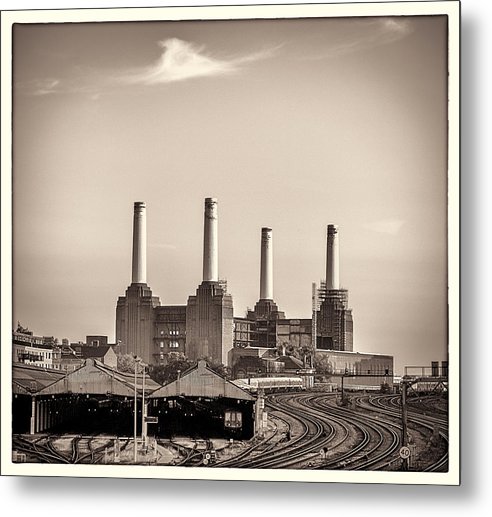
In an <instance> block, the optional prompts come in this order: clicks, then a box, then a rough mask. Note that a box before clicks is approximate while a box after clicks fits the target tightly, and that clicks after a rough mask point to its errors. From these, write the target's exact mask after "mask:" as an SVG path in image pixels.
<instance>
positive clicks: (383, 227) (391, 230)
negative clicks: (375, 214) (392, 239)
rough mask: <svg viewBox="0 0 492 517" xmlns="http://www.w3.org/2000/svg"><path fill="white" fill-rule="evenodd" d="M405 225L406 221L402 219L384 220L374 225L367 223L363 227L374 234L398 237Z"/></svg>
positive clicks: (375, 222) (373, 223)
mask: <svg viewBox="0 0 492 517" xmlns="http://www.w3.org/2000/svg"><path fill="white" fill-rule="evenodd" d="M404 224H405V221H403V220H401V219H382V220H380V221H374V222H372V223H365V224H364V225H363V226H364V228H366V229H367V230H372V231H373V232H377V233H386V234H388V235H393V236H396V235H398V234H399V233H400V230H401V229H402V227H403V225H404Z"/></svg>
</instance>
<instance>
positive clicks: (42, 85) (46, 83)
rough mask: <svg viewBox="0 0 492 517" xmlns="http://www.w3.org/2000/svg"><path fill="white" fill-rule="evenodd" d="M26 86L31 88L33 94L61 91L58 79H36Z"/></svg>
mask: <svg viewBox="0 0 492 517" xmlns="http://www.w3.org/2000/svg"><path fill="white" fill-rule="evenodd" d="M24 86H25V87H26V88H27V89H29V90H30V92H31V95H50V94H53V93H57V92H58V91H60V81H59V80H58V79H35V80H34V81H30V82H29V84H25V85H24Z"/></svg>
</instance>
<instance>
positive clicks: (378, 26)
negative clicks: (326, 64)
mask: <svg viewBox="0 0 492 517" xmlns="http://www.w3.org/2000/svg"><path fill="white" fill-rule="evenodd" d="M351 31H353V28H352V29H351ZM412 32H413V26H412V24H411V22H410V21H409V20H407V19H405V18H404V17H398V18H396V17H392V18H378V19H377V20H371V21H364V22H361V23H360V24H359V25H358V26H357V30H356V32H353V33H352V34H353V36H348V37H347V40H346V41H344V42H342V43H338V44H334V45H333V46H332V47H331V48H330V49H329V50H328V51H327V52H323V53H320V54H318V55H314V56H310V57H308V59H314V60H316V59H326V58H332V57H338V56H343V55H346V54H353V53H355V52H360V51H363V50H368V49H371V48H374V47H378V46H381V45H387V44H389V43H393V42H395V41H398V40H400V39H403V38H404V37H406V36H407V35H408V34H411V33H412ZM349 34H350V33H349Z"/></svg>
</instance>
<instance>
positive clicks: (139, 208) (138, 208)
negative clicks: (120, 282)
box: [132, 201, 147, 284]
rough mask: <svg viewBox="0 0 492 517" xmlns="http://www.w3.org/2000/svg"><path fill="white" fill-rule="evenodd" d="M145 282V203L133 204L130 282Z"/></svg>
mask: <svg viewBox="0 0 492 517" xmlns="http://www.w3.org/2000/svg"><path fill="white" fill-rule="evenodd" d="M146 283H147V221H146V214H145V203H143V202H141V201H137V202H135V203H134V206H133V256H132V284H146Z"/></svg>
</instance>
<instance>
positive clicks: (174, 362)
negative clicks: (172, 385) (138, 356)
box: [149, 354, 194, 384]
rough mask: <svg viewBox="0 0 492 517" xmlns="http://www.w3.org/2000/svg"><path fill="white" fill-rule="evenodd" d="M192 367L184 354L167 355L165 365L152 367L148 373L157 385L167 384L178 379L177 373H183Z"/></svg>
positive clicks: (191, 362) (192, 363)
mask: <svg viewBox="0 0 492 517" xmlns="http://www.w3.org/2000/svg"><path fill="white" fill-rule="evenodd" d="M193 365H194V362H193V361H190V360H189V359H188V358H187V357H186V356H185V355H184V354H169V355H168V358H167V364H164V365H159V366H153V367H152V368H151V370H150V372H149V375H150V378H151V379H152V380H154V381H155V382H157V383H158V384H167V383H169V382H173V381H175V380H176V379H177V378H178V372H181V373H183V372H185V371H186V370H188V369H189V368H191V367H192V366H193Z"/></svg>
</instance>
